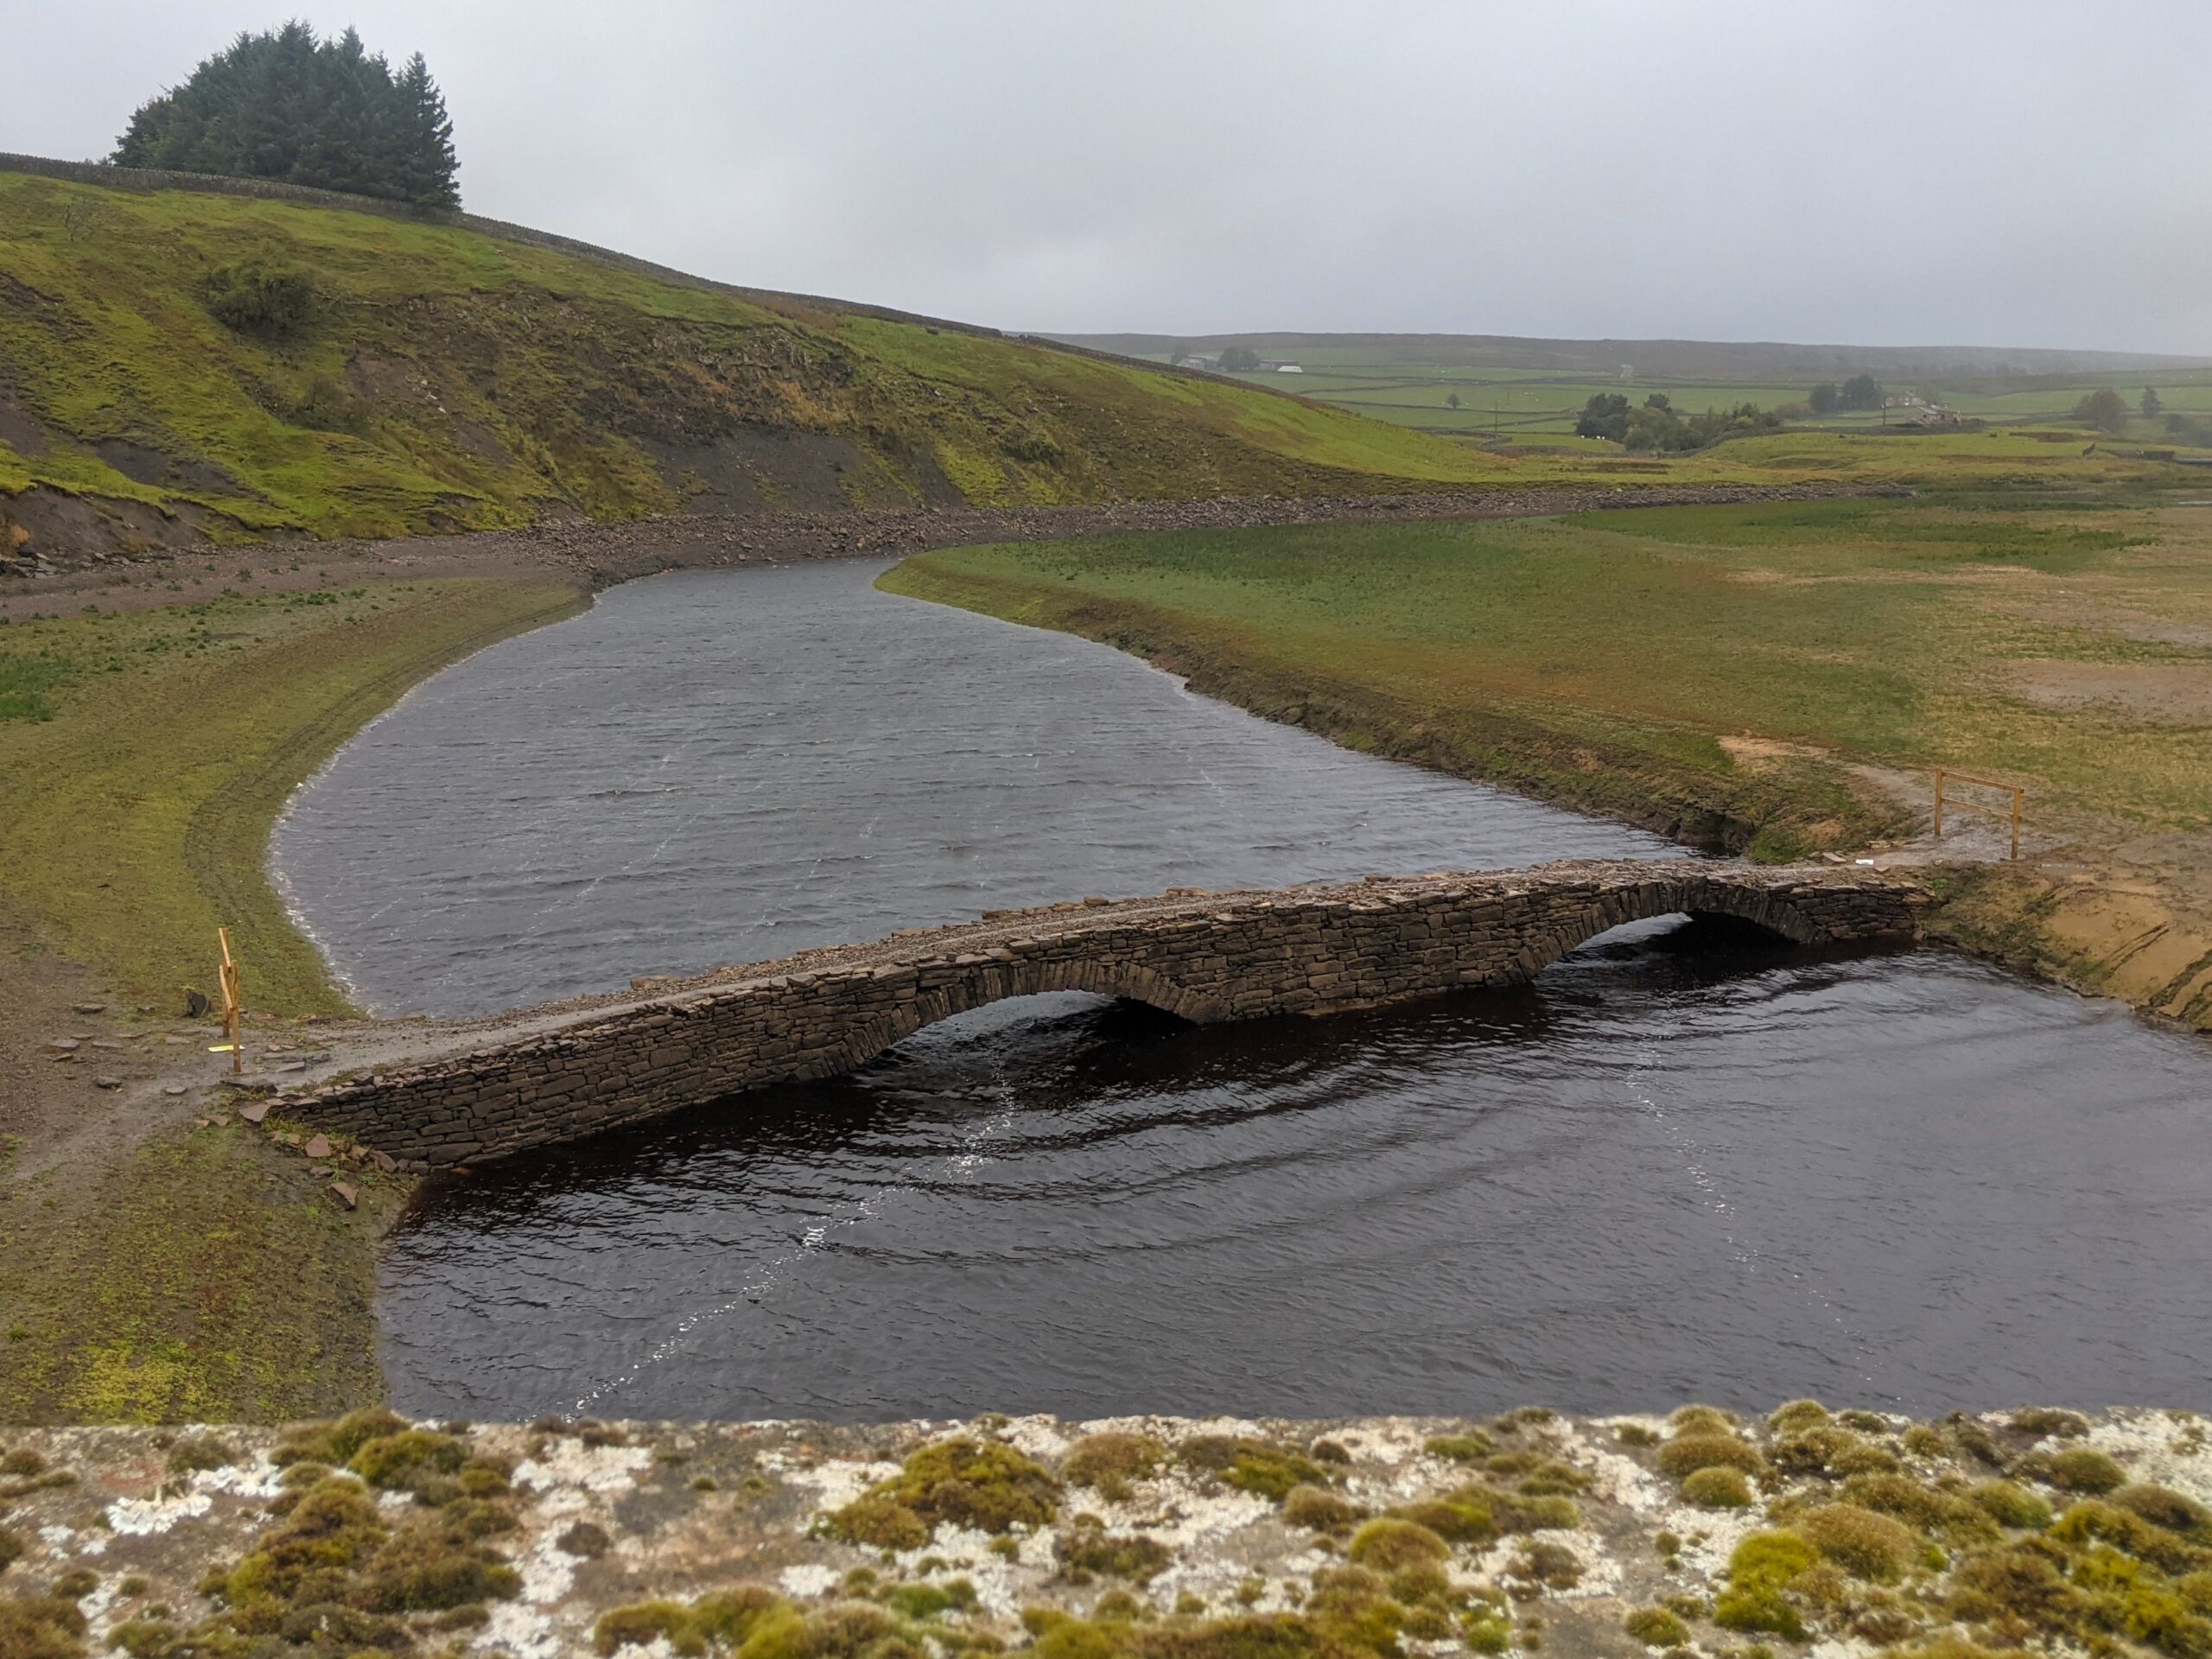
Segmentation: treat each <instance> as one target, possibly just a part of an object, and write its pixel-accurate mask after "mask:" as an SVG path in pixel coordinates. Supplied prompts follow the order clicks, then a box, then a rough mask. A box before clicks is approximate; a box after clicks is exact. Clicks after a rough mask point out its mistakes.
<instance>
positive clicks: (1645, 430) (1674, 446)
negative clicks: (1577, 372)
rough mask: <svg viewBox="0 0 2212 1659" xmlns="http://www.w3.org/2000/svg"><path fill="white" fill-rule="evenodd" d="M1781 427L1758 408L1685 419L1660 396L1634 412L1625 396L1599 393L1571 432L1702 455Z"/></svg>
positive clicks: (1633, 445)
mask: <svg viewBox="0 0 2212 1659" xmlns="http://www.w3.org/2000/svg"><path fill="white" fill-rule="evenodd" d="M1781 424H1782V416H1781V415H1780V414H1779V413H1778V412H1777V411H1776V410H1771V409H1761V408H1760V407H1759V406H1758V404H1736V405H1734V406H1733V407H1732V408H1729V409H1708V410H1706V411H1705V412H1704V413H1703V414H1702V415H1688V416H1685V415H1682V414H1680V413H1678V412H1677V411H1676V410H1675V406H1674V404H1673V401H1672V400H1671V399H1670V398H1669V397H1668V396H1667V394H1666V393H1665V392H1663V391H1655V392H1653V393H1652V394H1651V395H1650V396H1649V397H1646V398H1645V399H1644V400H1643V405H1642V406H1641V407H1640V408H1634V409H1631V408H1630V406H1629V401H1628V398H1627V397H1625V396H1624V394H1622V393H1620V392H1618V391H1601V392H1599V393H1598V394H1596V395H1595V396H1594V397H1592V398H1591V399H1590V401H1589V402H1588V403H1586V404H1583V406H1582V418H1581V419H1580V420H1579V421H1577V422H1576V423H1574V430H1575V435H1577V436H1578V437H1585V438H1611V440H1612V441H1613V442H1615V443H1618V444H1619V445H1621V446H1622V447H1623V448H1626V449H1631V450H1638V451H1655V450H1656V451H1659V452H1662V453H1666V452H1673V453H1679V452H1681V451H1682V450H1686V449H1702V448H1705V447H1706V446H1707V444H1710V443H1718V442H1719V441H1720V440H1721V439H1722V438H1725V437H1727V436H1728V435H1731V434H1732V433H1737V432H1766V431H1771V430H1773V429H1775V428H1776V427H1778V426H1780V425H1781Z"/></svg>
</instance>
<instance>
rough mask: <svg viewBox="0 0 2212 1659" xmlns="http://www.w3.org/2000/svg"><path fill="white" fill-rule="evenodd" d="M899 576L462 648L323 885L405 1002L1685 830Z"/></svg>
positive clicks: (324, 836)
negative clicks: (1225, 688) (1313, 727)
mask: <svg viewBox="0 0 2212 1659" xmlns="http://www.w3.org/2000/svg"><path fill="white" fill-rule="evenodd" d="M885 568H886V567H884V566H883V565H880V564H874V563H869V564H855V563H836V564H816V565H801V566H797V567H791V568H786V569H775V570H758V571H704V572H697V573H691V574H686V575H666V576H660V577H656V578H654V579H653V580H652V581H650V582H635V583H632V584H631V585H629V586H626V587H622V588H615V589H614V590H613V591H612V592H611V593H608V594H605V595H603V596H602V597H601V600H600V601H599V603H598V605H597V606H596V607H594V609H593V610H592V611H591V612H590V613H588V615H585V616H582V617H579V618H576V619H575V620H570V621H568V622H565V623H563V624H561V625H559V626H555V627H551V628H547V629H544V630H543V631H541V632H537V633H532V634H528V635H525V636H524V637H522V638H520V639H511V640H507V641H505V643H503V644H500V645H494V646H493V647H492V648H491V649H489V650H488V651H485V652H480V653H479V654H478V655H476V656H474V657H473V658H469V659H468V660H467V661H466V662H463V663H461V664H458V665H457V666H455V667H454V668H451V669H448V671H446V672H444V673H443V674H441V675H438V676H437V677H435V678H434V679H432V680H430V681H429V683H427V684H424V685H423V686H420V687H418V688H416V690H414V691H412V692H410V694H409V695H408V696H407V697H406V698H405V699H404V701H403V702H401V703H400V705H399V706H398V707H397V709H393V710H392V711H391V713H390V714H388V715H385V716H384V718H382V719H381V720H379V721H376V722H375V723H374V724H372V726H371V727H370V728H369V729H368V730H367V731H366V732H365V733H363V734H361V736H360V737H359V738H358V739H356V740H355V741H353V743H352V744H350V745H348V746H347V747H346V750H345V751H344V753H341V754H340V756H339V757H338V759H337V760H336V761H335V763H334V765H333V766H330V767H329V768H328V769H327V771H325V772H323V773H322V774H321V776H320V777H318V778H317V779H315V781H314V782H313V783H312V784H310V785H308V787H307V788H306V789H305V790H303V791H301V793H300V796H299V798H297V799H296V801H295V803H294V804H293V805H292V807H291V809H290V810H289V811H288V812H287V814H286V815H285V817H284V818H283V821H282V822H281V823H279V824H278V825H277V832H276V836H275V863H276V866H277V870H278V872H279V874H280V875H281V878H282V880H283V883H284V885H285V887H286V890H287V892H288V893H289V896H290V897H291V899H292V900H293V903H294V905H295V907H296V909H297V910H298V911H299V912H300V913H301V914H302V918H303V919H304V920H305V922H306V924H307V925H308V929H309V930H310V931H312V932H313V933H314V934H315V936H316V937H317V938H320V939H321V940H322V941H323V942H324V944H325V945H326V947H327V949H328V950H329V951H330V953H331V955H332V957H333V959H334V962H335V963H336V964H337V967H338V969H339V971H340V974H341V975H342V976H344V977H345V978H346V981H347V982H349V984H350V985H351V986H352V987H353V988H354V990H355V991H356V992H357V993H358V994H359V997H360V998H361V999H362V1000H363V1001H365V1003H366V1004H367V1005H368V1006H369V1007H372V1008H374V1009H376V1010H377V1011H378V1012H379V1013H385V1014H485V1013H492V1012H495V1011H497V1010H499V1009H501V1008H505V1007H514V1006H516V1005H518V1004H521V1003H526V1002H535V1001H544V1000H546V999H547V998H550V997H556V996H571V995H577V994H579V993H582V992H585V991H600V990H610V989H614V988H620V987H621V986H623V985H626V984H627V983H628V982H629V981H630V979H631V978H632V976H635V975H639V974H668V973H686V972H696V971H697V970H699V969H706V968H711V967H714V966H715V965H716V964H718V963H743V962H759V961H763V960H766V959H767V958H769V957H780V956H785V955H788V954H790V953H791V951H794V950H805V949H808V948H810V947H811V946H815V945H823V944H845V943H848V942H849V941H852V940H855V939H873V938H881V937H882V936H884V935H885V934H887V933H890V932H892V931H894V930H896V929H898V928H901V927H912V926H917V925H926V924H931V923H938V922H950V921H959V920H966V919H969V918H974V917H976V916H977V915H980V914H981V913H982V912H983V911H984V910H986V909H999V908H1004V907H1010V906H1027V905H1043V904H1053V903H1057V902H1058V901H1059V900H1061V899H1072V898H1081V897H1082V896H1084V894H1086V893H1101V894H1105V895H1108V896H1110V897H1114V898H1131V897H1137V896H1141V895H1144V894H1147V893H1159V892H1160V891H1162V890H1163V889H1165V888H1167V887H1179V886H1188V887H1217V888H1219V887H1246V886H1251V887H1281V886H1287V885H1288V884H1290V883H1293V882H1297V881H1308V880H1322V879H1325V878H1332V877H1346V876H1358V875H1363V874H1368V873H1370V871H1379V872H1389V873H1394V874H1395V873H1405V872H1410V871H1417V870H1433V869H1485V868H1510V867H1511V866H1514V865H1517V864H1525V863H1529V862H1530V861H1536V860H1541V859H1547V858H1585V857H1618V856H1642V857H1653V856H1661V857H1663V856H1669V855H1674V854H1675V852H1677V851H1678V849H1675V848H1673V847H1671V846H1669V843H1667V842H1662V841H1661V840H1659V839H1658V838H1657V837H1656V836H1648V835H1643V834H1641V833H1639V832H1637V831H1636V830H1631V829H1622V828H1620V827H1619V826H1618V825H1615V824H1611V823H1604V822H1601V821H1599V820H1596V819H1592V818H1583V817H1575V816H1573V814H1570V813H1566V812H1560V811H1556V810H1553V809H1551V808H1548V807H1544V806H1539V805H1537V804H1535V803H1533V802H1529V801H1525V800H1522V799H1519V798H1516V797H1514V796H1510V795H1505V794H1501V793H1499V792H1497V791H1492V790H1484V789H1477V788H1474V787H1472V786H1471V785H1466V784H1462V783H1457V782H1454V781H1452V779H1446V778H1442V777H1439V776H1437V775H1435V774H1433V773H1430V772H1421V771H1418V770H1416V769H1414V768H1413V767H1410V766H1398V765H1395V764H1393V763H1391V762H1389V761H1385V760H1372V759H1370V758H1368V757H1366V756H1363V755H1357V754H1352V753H1348V752H1346V751H1345V750H1343V749H1340V748H1338V747H1336V746H1335V745H1334V744H1332V743H1330V742H1329V741H1326V740H1325V739H1323V738H1319V737H1316V736H1314V735H1313V734H1312V733H1309V732H1301V731H1297V730H1294V729H1292V728H1287V727H1281V726H1271V725H1269V724H1268V723H1267V722H1265V721H1257V720H1255V719H1253V718H1252V717H1251V716H1250V715H1246V714H1244V713H1243V712H1242V711H1240V710H1238V709H1231V708H1229V707H1228V706H1226V705H1225V704H1223V703H1218V702H1211V701H1209V700H1207V699H1205V698H1204V697H1198V696H1192V695H1191V694H1190V693H1189V692H1187V691H1185V690H1183V688H1182V686H1181V684H1180V683H1179V682H1178V681H1176V680H1174V679H1173V678H1171V677H1168V676H1167V675H1165V674H1161V673H1158V672H1156V671H1154V670H1151V669H1149V668H1147V667H1145V666H1144V665H1143V664H1140V663H1137V662H1135V661H1132V660H1131V659H1130V658H1128V657H1125V656H1123V655H1122V653H1120V652H1116V651H1113V650H1110V649H1109V648H1108V647H1106V646H1104V645H1093V644H1091V643H1090V641H1088V640H1084V639H1072V638H1070V637H1068V636H1066V635H1064V634H1055V633H1046V632H1040V631H1039V630H1036V629H1033V628H1016V627H1013V626H1009V625H1007V624H1006V623H1003V622H998V621H995V620H991V619H990V618H988V617H982V616H976V615H973V614H971V613H968V612H964V611H955V610H950V609H947V608H945V607H943V606H936V605H924V604H920V603H918V602H917V601H912V600H906V599H896V598H893V597H892V596H890V595H889V594H880V593H878V592H876V591H875V589H874V587H873V586H872V585H871V583H872V582H873V581H874V577H875V575H876V574H877V573H878V572H879V571H880V570H882V569H885Z"/></svg>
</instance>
